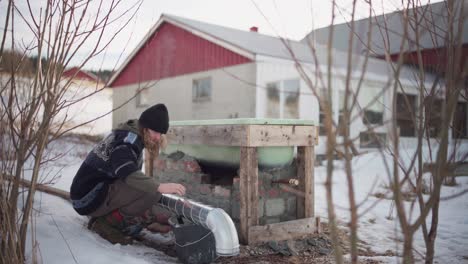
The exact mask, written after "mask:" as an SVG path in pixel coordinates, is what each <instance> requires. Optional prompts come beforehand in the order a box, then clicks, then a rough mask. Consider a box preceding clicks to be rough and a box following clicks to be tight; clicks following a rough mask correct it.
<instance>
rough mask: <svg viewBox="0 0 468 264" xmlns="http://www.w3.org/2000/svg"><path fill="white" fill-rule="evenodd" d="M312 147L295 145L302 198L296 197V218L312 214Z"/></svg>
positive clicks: (313, 209)
mask: <svg viewBox="0 0 468 264" xmlns="http://www.w3.org/2000/svg"><path fill="white" fill-rule="evenodd" d="M313 166H314V148H313V147H311V146H305V147H304V146H301V147H297V173H298V178H299V181H300V190H301V191H302V192H304V199H301V197H299V196H298V197H297V218H309V217H313V216H314V211H315V208H314V202H315V201H314V185H315V184H314V167H313Z"/></svg>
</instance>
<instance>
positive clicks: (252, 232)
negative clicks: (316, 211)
mask: <svg viewBox="0 0 468 264" xmlns="http://www.w3.org/2000/svg"><path fill="white" fill-rule="evenodd" d="M316 223H317V220H316V219H315V218H313V217H312V218H304V219H299V220H292V221H287V222H280V223H274V224H268V225H264V226H252V227H250V229H249V245H254V244H256V243H260V242H266V241H281V240H290V239H302V238H305V237H307V236H310V235H311V234H313V233H314V232H316V231H317V227H316Z"/></svg>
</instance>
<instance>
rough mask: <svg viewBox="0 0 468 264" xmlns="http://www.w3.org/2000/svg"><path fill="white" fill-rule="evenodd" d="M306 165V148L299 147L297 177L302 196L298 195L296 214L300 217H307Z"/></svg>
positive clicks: (298, 189)
mask: <svg viewBox="0 0 468 264" xmlns="http://www.w3.org/2000/svg"><path fill="white" fill-rule="evenodd" d="M305 165H306V164H305V159H304V148H303V147H297V179H298V180H299V186H298V188H297V191H298V192H299V193H300V194H301V196H296V216H297V218H298V219H299V218H304V217H305V208H304V207H305V185H304V182H305Z"/></svg>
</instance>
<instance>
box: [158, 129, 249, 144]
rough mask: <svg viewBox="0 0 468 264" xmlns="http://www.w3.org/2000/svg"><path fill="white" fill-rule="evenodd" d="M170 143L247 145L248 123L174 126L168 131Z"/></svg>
mask: <svg viewBox="0 0 468 264" xmlns="http://www.w3.org/2000/svg"><path fill="white" fill-rule="evenodd" d="M167 139H168V142H169V143H170V144H181V145H184V144H187V145H216V146H245V145H247V126H246V125H211V126H203V125H200V126H172V127H170V128H169V130H168V132H167Z"/></svg>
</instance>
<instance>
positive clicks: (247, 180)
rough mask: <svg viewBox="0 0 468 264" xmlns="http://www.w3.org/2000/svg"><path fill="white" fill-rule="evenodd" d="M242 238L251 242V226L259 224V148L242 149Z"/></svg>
mask: <svg viewBox="0 0 468 264" xmlns="http://www.w3.org/2000/svg"><path fill="white" fill-rule="evenodd" d="M240 155H241V157H240V171H239V174H240V175H239V176H240V183H239V184H240V185H239V189H240V240H241V242H242V243H244V244H248V243H249V240H248V239H249V234H248V232H249V228H250V227H251V226H254V225H258V161H257V149H256V148H249V147H241V149H240Z"/></svg>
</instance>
